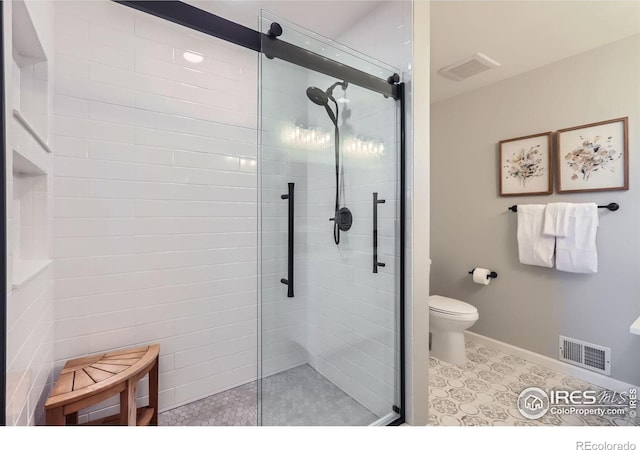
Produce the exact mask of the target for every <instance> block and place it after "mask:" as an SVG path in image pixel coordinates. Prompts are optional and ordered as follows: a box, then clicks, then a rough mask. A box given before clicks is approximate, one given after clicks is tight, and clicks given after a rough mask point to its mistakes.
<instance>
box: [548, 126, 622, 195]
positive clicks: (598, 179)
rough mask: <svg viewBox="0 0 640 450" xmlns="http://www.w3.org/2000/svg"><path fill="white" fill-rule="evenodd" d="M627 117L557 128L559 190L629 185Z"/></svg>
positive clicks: (602, 189)
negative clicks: (561, 128)
mask: <svg viewBox="0 0 640 450" xmlns="http://www.w3.org/2000/svg"><path fill="white" fill-rule="evenodd" d="M627 122H628V118H627V117H621V118H619V119H612V120H605V121H604V122H597V123H590V124H588V125H581V126H579V127H573V128H565V129H563V130H558V134H557V137H556V140H557V147H558V192H565V193H566V192H592V191H626V190H628V189H629V161H628V156H629V148H628V145H629V144H628V134H627Z"/></svg>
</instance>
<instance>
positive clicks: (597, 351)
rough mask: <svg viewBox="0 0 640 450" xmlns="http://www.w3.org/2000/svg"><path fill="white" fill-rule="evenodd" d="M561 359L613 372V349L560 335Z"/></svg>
mask: <svg viewBox="0 0 640 450" xmlns="http://www.w3.org/2000/svg"><path fill="white" fill-rule="evenodd" d="M560 360H561V361H566V362H568V363H569V364H573V365H575V366H580V367H583V368H585V369H588V370H592V371H594V372H598V373H602V374H604V375H609V374H610V373H611V349H610V348H607V347H601V346H600V345H594V344H589V343H588V342H583V341H579V340H577V339H572V338H568V337H565V336H560Z"/></svg>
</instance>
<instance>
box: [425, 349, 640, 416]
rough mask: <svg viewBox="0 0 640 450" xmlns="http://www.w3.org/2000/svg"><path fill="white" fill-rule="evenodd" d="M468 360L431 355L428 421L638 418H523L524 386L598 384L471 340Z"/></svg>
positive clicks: (583, 386) (582, 386)
mask: <svg viewBox="0 0 640 450" xmlns="http://www.w3.org/2000/svg"><path fill="white" fill-rule="evenodd" d="M467 359H468V360H467V364H466V365H464V366H456V365H452V364H449V363H446V362H444V361H440V360H438V359H436V358H430V361H429V424H430V425H528V426H532V425H533V426H536V425H573V426H579V425H589V426H596V425H631V426H634V425H635V426H638V425H640V421H639V419H638V418H636V419H631V418H629V417H628V416H626V417H612V416H597V415H591V416H589V415H583V416H580V415H575V414H574V415H561V416H556V415H551V414H550V413H547V414H546V415H545V416H543V417H541V418H540V419H537V420H528V419H526V418H524V417H523V416H522V415H521V414H520V412H519V411H518V410H517V408H516V400H517V398H518V395H519V394H520V392H522V390H523V389H525V388H528V387H532V386H537V387H540V388H542V389H544V390H549V389H568V390H578V389H580V390H587V389H589V390H595V391H598V392H600V391H603V390H604V388H601V387H598V386H593V385H590V384H588V383H585V382H584V381H581V380H579V379H577V378H574V377H570V376H567V375H563V374H561V373H558V372H556V371H554V370H551V369H548V368H546V367H543V366H540V365H538V364H534V363H531V362H529V361H526V360H524V359H521V358H517V357H515V356H511V355H508V354H506V353H503V352H500V351H498V350H495V349H492V348H489V347H486V346H484V345H482V344H479V343H477V342H475V341H472V340H467Z"/></svg>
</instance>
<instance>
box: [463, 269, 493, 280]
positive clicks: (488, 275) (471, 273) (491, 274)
mask: <svg viewBox="0 0 640 450" xmlns="http://www.w3.org/2000/svg"><path fill="white" fill-rule="evenodd" d="M474 270H476V269H473V270H470V271H469V275H473V271H474ZM489 278H498V274H497V273H496V272H494V271H491V273H488V274H487V280H488V279H489Z"/></svg>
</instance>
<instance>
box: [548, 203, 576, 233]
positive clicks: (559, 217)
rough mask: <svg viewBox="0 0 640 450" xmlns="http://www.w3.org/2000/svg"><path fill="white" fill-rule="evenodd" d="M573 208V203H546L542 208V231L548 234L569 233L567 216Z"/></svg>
mask: <svg viewBox="0 0 640 450" xmlns="http://www.w3.org/2000/svg"><path fill="white" fill-rule="evenodd" d="M574 210H575V204H574V203H548V204H547V207H546V209H545V210H544V226H543V228H542V233H543V234H546V235H548V236H566V235H567V234H568V233H569V216H570V215H571V214H573V211H574Z"/></svg>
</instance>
